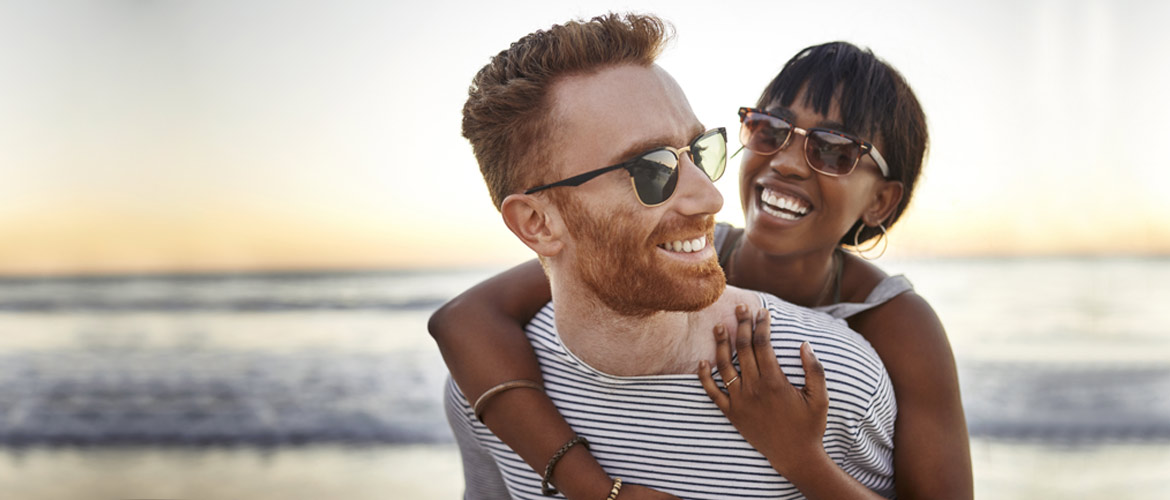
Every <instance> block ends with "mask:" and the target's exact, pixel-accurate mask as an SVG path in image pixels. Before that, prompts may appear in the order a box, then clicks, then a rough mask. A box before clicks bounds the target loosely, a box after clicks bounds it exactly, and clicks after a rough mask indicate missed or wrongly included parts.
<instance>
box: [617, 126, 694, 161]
mask: <svg viewBox="0 0 1170 500" xmlns="http://www.w3.org/2000/svg"><path fill="white" fill-rule="evenodd" d="M703 132H706V129H704V128H703V125H701V124H696V125H695V126H694V127H692V128H691V136H690V137H689V138H688V139H687V142H686V144H682V145H676V144H675V142H677V141H678V139H677V138H675V137H655V138H651V139H645V140H641V141H638V142H635V143H634V144H631V145H630V146H629V147H627V148H626V149H625V150H623V151H622V152H621V153H620V154H618V155H615V157H613V158H610V161H609V162H607V165H617V164H619V163H622V162H624V161H627V160H632V159H633V158H634V157H636V156H638V155H640V154H642V153H645V152H647V151H650V150H653V149H658V148H661V147H663V146H670V147H673V148H676V149H677V148H683V147H686V146H687V145H688V144H690V141H693V140H695V138H696V137H699V136H700V135H703Z"/></svg>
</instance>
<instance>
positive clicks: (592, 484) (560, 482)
mask: <svg viewBox="0 0 1170 500" xmlns="http://www.w3.org/2000/svg"><path fill="white" fill-rule="evenodd" d="M552 477H553V480H552V483H553V484H554V485H556V487H557V489H558V490H560V492H561V494H562V495H565V498H569V499H571V500H576V499H580V500H597V499H603V498H605V497H606V495H609V491H610V488H612V487H613V478H611V477H609V474H606V472H605V469H602V468H601V464H599V463H597V459H596V458H593V454H592V453H590V452H589V450H588V449H587V448H585V447H584V446H574V447H573V448H571V449H570V450H569V451H568V452H566V453H565V455H564V456H563V457H561V460H560V462H559V463H558V464H557V466H556V469H555V470H554V471H553V476H552Z"/></svg>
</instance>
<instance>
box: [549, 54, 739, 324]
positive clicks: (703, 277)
mask: <svg viewBox="0 0 1170 500" xmlns="http://www.w3.org/2000/svg"><path fill="white" fill-rule="evenodd" d="M553 99H554V102H555V105H554V110H553V113H554V121H555V123H556V124H557V125H556V126H557V128H558V133H557V136H558V140H557V141H556V142H555V146H554V147H555V148H556V149H555V151H554V154H553V157H554V158H557V159H559V163H558V166H559V167H560V168H559V169H557V170H558V172H557V174H556V175H555V176H553V177H556V178H564V177H568V176H571V175H576V174H580V173H582V172H587V171H590V170H594V169H597V168H600V167H604V166H607V165H613V164H616V163H619V162H622V161H625V160H628V159H630V158H631V157H634V156H636V155H638V154H640V153H642V152H645V151H647V150H650V149H653V148H656V147H661V146H671V147H675V148H681V147H683V146H686V145H687V144H689V143H690V142H691V140H693V139H694V138H695V137H697V136H699V135H700V134H701V133H702V132H703V131H704V129H703V126H702V124H700V123H699V121H698V119H696V118H695V116H694V113H693V112H692V111H691V108H690V104H689V103H688V102H687V100H686V97H685V95H683V93H682V90H681V89H680V88H679V87H678V85H677V84H676V83H675V82H674V80H673V79H672V78H671V77H670V76H669V75H668V74H666V72H665V71H663V70H662V69H661V68H658V67H657V66H654V67H649V68H646V67H639V66H619V67H614V68H608V69H605V70H602V71H600V72H598V73H595V74H590V75H582V76H574V77H570V78H567V79H565V80H564V81H562V82H559V83H558V84H557V86H556V87H555V88H554V89H553ZM679 168H680V171H679V177H678V186H677V187H676V189H675V192H674V194H673V195H672V196H671V197H670V199H668V200H667V201H666V202H665V203H663V204H662V205H659V206H656V207H652V208H651V207H645V206H643V205H642V204H640V203H639V202H638V199H637V197H636V195H635V193H634V189H633V186H632V185H631V183H630V178H629V174H628V172H627V171H625V170H622V169H619V170H616V171H613V172H609V173H606V174H603V175H602V176H601V177H599V178H597V179H595V180H592V181H590V182H587V183H584V184H582V185H580V186H577V187H572V188H558V189H560V191H559V192H556V193H555V194H553V195H552V197H553V199H554V200H555V201H556V202H557V205H558V208H559V210H560V212H561V214H562V216H563V217H564V219H565V224H566V226H567V227H568V228H569V231H570V235H571V237H570V239H569V240H570V241H569V243H568V245H567V246H566V252H565V256H564V258H565V259H567V261H568V262H567V263H568V264H569V265H568V266H566V270H568V271H569V272H571V273H573V274H574V275H575V278H576V279H579V280H580V281H581V282H582V283H583V284H585V285H586V286H587V287H588V288H589V289H590V290H591V291H592V292H593V293H594V294H595V295H596V296H597V297H598V299H600V300H601V301H602V302H603V303H605V304H606V305H607V306H609V307H610V308H611V309H613V310H614V311H616V312H618V313H619V314H623V315H627V316H647V315H650V314H654V313H656V312H659V311H693V310H698V309H701V308H703V307H706V306H708V305H710V304H711V303H712V302H714V301H715V300H716V299H718V298H719V295H720V294H722V292H723V288H724V283H725V281H724V278H723V272H722V270H721V269H720V268H719V264H718V262H717V261H716V256H715V251H714V249H713V242H712V240H713V237H712V233H713V228H714V214H715V212H717V211H719V209H720V208H721V207H722V205H723V198H722V196H721V195H720V194H719V192H718V190H716V189H715V187H714V185H713V184H712V182H711V180H710V179H709V178H708V177H707V176H706V174H704V173H703V172H702V171H701V170H700V169H699V168H698V167H696V166H695V165H694V164H693V162H692V161H691V160H690V158H689V157H685V155H684V158H682V160H681V163H680V166H679ZM699 242H701V244H696V243H699ZM684 243H685V244H684Z"/></svg>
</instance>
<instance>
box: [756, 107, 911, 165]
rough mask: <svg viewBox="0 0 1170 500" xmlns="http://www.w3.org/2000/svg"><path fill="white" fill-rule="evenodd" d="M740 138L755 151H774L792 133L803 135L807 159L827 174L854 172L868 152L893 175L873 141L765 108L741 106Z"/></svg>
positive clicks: (805, 157) (785, 141)
mask: <svg viewBox="0 0 1170 500" xmlns="http://www.w3.org/2000/svg"><path fill="white" fill-rule="evenodd" d="M739 122H740V123H741V124H742V126H741V127H740V129H739V141H740V142H741V143H743V146H744V147H745V148H748V150H750V151H751V152H753V153H756V154H761V155H770V154H775V153H776V152H777V151H780V150H781V149H784V148H785V147H786V146H788V143H789V142H791V141H792V135H793V133H796V134H800V135H803V136H804V160H805V161H806V162H808V166H809V167H812V169H813V170H816V171H817V172H820V173H822V174H825V175H831V176H834V177H836V176H840V175H848V174H849V173H850V172H853V168H854V167H856V166H857V163H858V161H859V160H860V159H861V157H862V156H863V155H866V154H868V155H869V156H870V157H872V158H873V161H874V163H877V166H878V168H879V169H881V171H882V177H885V178H889V177H890V167H888V166H886V160H885V159H884V158H882V155H881V153H878V150H877V148H875V147H873V144H870V143H868V142H865V141H863V140H861V139H858V138H856V137H853V136H851V135H847V134H843V133H841V132H837V131H834V130H830V129H827V128H810V129H807V130H806V129H803V128H800V127H794V126H792V124H791V123H788V121H787V120H785V119H783V118H780V117H778V116H776V115H773V114H770V113H768V112H767V111H764V110H762V109H755V108H739Z"/></svg>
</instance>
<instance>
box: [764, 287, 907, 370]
mask: <svg viewBox="0 0 1170 500" xmlns="http://www.w3.org/2000/svg"><path fill="white" fill-rule="evenodd" d="M759 295H760V298H761V300H762V301H763V302H764V304H765V305H766V306H767V308H768V311H769V313H770V314H771V318H772V342H773V344H774V345H785V344H790V343H794V342H795V343H797V344H799V343H800V342H805V341H807V342H808V343H809V344H812V346H813V350H814V351H815V352H816V353H817V356H818V359H820V360H821V362H822V363H823V364H824V365H825V366H826V367H835V366H840V367H844V368H849V369H851V370H857V369H860V370H863V371H865V372H868V373H869V374H871V377H872V379H871V380H872V381H873V382H875V383H879V384H880V383H881V382H880V379H887V378H888V376H889V375H888V373H887V372H886V367H885V365H883V364H882V361H881V357H879V356H878V354H877V351H875V350H874V349H873V346H871V345H870V344H869V341H867V340H866V339H865V337H862V336H861V334H859V333H857V332H855V331H853V330H852V329H851V328H849V323H846V322H845V320H843V319H840V318H835V317H833V316H830V315H828V314H825V313H823V312H820V311H814V310H812V309H809V308H807V307H802V306H798V305H796V304H793V303H791V302H787V301H785V300H783V299H780V298H779V297H776V296H774V295H771V294H767V293H762V292H759ZM867 378H870V377H867Z"/></svg>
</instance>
